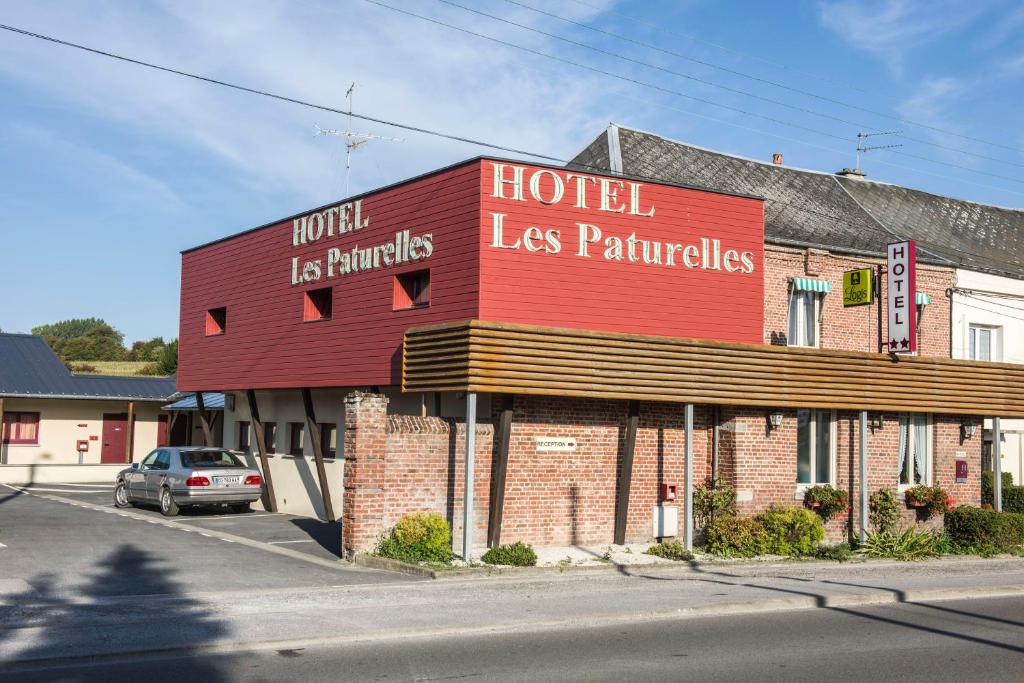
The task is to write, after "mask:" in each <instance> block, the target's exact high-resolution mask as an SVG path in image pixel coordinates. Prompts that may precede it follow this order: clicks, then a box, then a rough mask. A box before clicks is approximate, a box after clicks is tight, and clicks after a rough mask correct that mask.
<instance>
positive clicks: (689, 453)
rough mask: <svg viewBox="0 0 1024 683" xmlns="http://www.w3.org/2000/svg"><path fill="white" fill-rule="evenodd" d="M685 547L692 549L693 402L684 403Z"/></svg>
mask: <svg viewBox="0 0 1024 683" xmlns="http://www.w3.org/2000/svg"><path fill="white" fill-rule="evenodd" d="M683 514H684V524H685V525H686V530H685V531H686V549H687V550H693V404H692V403H687V404H686V508H685V510H684V513H683Z"/></svg>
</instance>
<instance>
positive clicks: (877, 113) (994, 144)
mask: <svg viewBox="0 0 1024 683" xmlns="http://www.w3.org/2000/svg"><path fill="white" fill-rule="evenodd" d="M572 1H573V2H575V3H577V4H580V5H583V6H585V7H590V8H591V9H595V10H598V11H603V12H607V13H609V14H614V15H617V16H620V17H623V18H625V19H628V20H630V21H634V22H637V23H641V24H644V25H647V26H650V27H652V28H654V29H655V30H656V31H658V32H660V33H665V34H667V35H671V36H677V37H681V38H685V39H687V40H693V41H696V42H701V43H705V44H707V45H711V46H712V47H716V48H719V49H722V50H727V51H729V52H733V53H735V54H739V55H742V56H747V57H752V58H753V59H757V60H759V61H764V62H766V63H768V64H771V65H772V66H775V67H777V68H782V69H787V70H789V69H791V67H789V66H786V65H785V64H779V63H775V62H771V61H768V60H764V59H761V58H759V57H756V56H753V55H749V54H747V53H744V52H740V51H739V50H734V49H732V48H729V47H726V46H723V45H719V44H717V43H712V42H710V41H706V40H703V39H701V38H698V37H696V36H693V35H690V34H686V33H678V32H675V31H669V30H667V29H665V28H663V27H662V26H661V25H659V24H656V23H654V22H650V21H645V20H643V19H637V18H636V17H631V16H629V15H625V14H622V13H621V12H615V11H613V10H605V9H603V8H601V7H598V6H596V5H593V4H591V3H588V2H583V1H582V0H572ZM505 2H508V3H510V4H512V5H518V6H519V7H523V8H525V9H528V10H532V11H534V12H537V13H539V14H544V15H546V16H549V17H552V18H555V19H560V20H561V21H565V22H568V23H570V24H574V25H576V26H579V27H581V28H586V29H588V30H591V31H597V32H599V33H604V34H606V35H609V36H613V37H615V38H619V39H620V40H625V41H628V42H631V43H634V44H636V45H641V46H643V47H647V48H650V49H653V50H658V51H659V52H663V53H665V54H669V55H672V56H674V57H678V58H680V59H685V60H688V61H691V62H694V63H697V64H701V65H703V66H706V67H708V68H711V69H717V70H720V71H724V72H726V73H731V74H734V75H736V76H741V77H743V78H749V79H751V80H754V81H758V82H760V83H765V84H768V85H773V86H775V87H778V88H784V89H786V90H789V91H791V92H795V93H799V94H801V95H806V96H808V97H814V98H817V99H820V100H823V101H826V102H832V103H834V104H838V105H841V106H843V107H848V108H850V109H856V110H858V111H863V112H865V113H867V114H873V115H875V116H882V117H885V118H888V119H894V120H896V121H899V122H901V123H904V124H907V125H912V126H918V127H920V128H926V129H928V130H933V131H935V132H937V133H942V134H944V135H951V136H953V137H958V138H962V139H964V140H969V141H971V142H979V143H981V144H984V145H989V146H991V147H997V148H1000V149H1006V150H1009V151H1011V152H1017V153H1021V154H1024V149H1021V148H1019V147H1013V146H1010V145H1004V144H1002V143H999V142H992V141H991V140H985V139H983V138H977V137H973V136H970V135H964V134H962V133H957V132H955V131H951V130H947V129H945V128H939V127H938V126H933V125H931V124H927V123H922V122H920V121H914V120H913V119H908V118H903V117H901V116H897V115H893V114H887V113H885V112H880V111H877V110H874V109H870V108H868V107H862V106H860V105H856V104H850V103H848V102H844V101H842V100H838V99H834V98H831V97H827V96H825V95H819V94H817V93H813V92H809V91H806V90H801V89H799V88H793V87H792V86H788V85H785V84H783V83H778V82H775V81H772V80H769V79H766V78H760V77H758V76H754V75H751V74H747V73H744V72H742V71H738V70H734V69H730V68H728V67H723V66H721V65H719V64H715V63H714V62H707V61H703V60H699V59H696V58H693V57H689V56H687V55H682V54H679V53H677V52H672V51H671V50H666V49H664V48H661V47H658V46H656V45H651V44H648V43H644V42H641V41H638V40H635V39H633V38H629V37H628V36H623V35H620V34H617V33H613V32H611V31H606V30H604V29H600V28H597V27H594V26H591V25H589V24H586V23H583V22H578V21H575V20H573V19H568V18H566V17H562V16H559V15H557V14H554V13H551V12H547V11H545V10H541V9H538V8H536V7H531V6H530V5H527V4H525V3H522V2H518V1H517V0H505ZM801 73H803V74H804V75H807V76H812V77H815V78H819V79H821V80H829V81H831V80H832V79H826V78H824V77H820V76H816V75H815V74H811V73H809V72H801ZM832 82H835V81H832ZM841 84H842V85H844V86H846V87H851V88H855V89H857V90H860V91H861V92H866V91H864V90H863V89H861V88H859V87H857V86H854V85H852V84H849V83H841ZM904 137H906V139H908V140H913V141H914V142H919V143H921V144H926V145H927V144H931V145H935V146H937V147H943V146H942V145H938V143H932V142H929V141H925V140H919V139H915V138H911V137H908V136H904ZM943 149H954V150H955V148H951V147H943ZM955 151H960V152H962V153H964V154H972V153H971V152H967V151H965V150H955ZM972 156H978V155H973V154H972ZM981 158H983V159H990V160H992V161H1002V160H999V159H991V158H990V157H984V156H982V157H981ZM1003 163H1012V162H1003Z"/></svg>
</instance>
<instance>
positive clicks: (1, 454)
mask: <svg viewBox="0 0 1024 683" xmlns="http://www.w3.org/2000/svg"><path fill="white" fill-rule="evenodd" d="M3 432H4V397H3V396H0V465H6V464H7V452H6V451H5V450H4V449H3Z"/></svg>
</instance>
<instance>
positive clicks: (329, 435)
mask: <svg viewBox="0 0 1024 683" xmlns="http://www.w3.org/2000/svg"><path fill="white" fill-rule="evenodd" d="M320 444H321V447H322V448H323V450H324V457H325V458H333V457H334V456H335V455H337V453H338V425H336V424H333V423H330V424H328V423H323V424H321V425H320Z"/></svg>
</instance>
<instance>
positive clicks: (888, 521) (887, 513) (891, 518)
mask: <svg viewBox="0 0 1024 683" xmlns="http://www.w3.org/2000/svg"><path fill="white" fill-rule="evenodd" d="M868 510H869V512H868V521H870V522H871V527H872V528H873V529H874V530H875V531H880V532H887V531H888V532H892V531H896V527H897V526H899V523H900V504H899V499H898V498H897V497H896V492H895V491H893V490H892V489H891V488H884V489H879V490H878V491H875V492H874V493H872V494H871V498H869V499H868Z"/></svg>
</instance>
